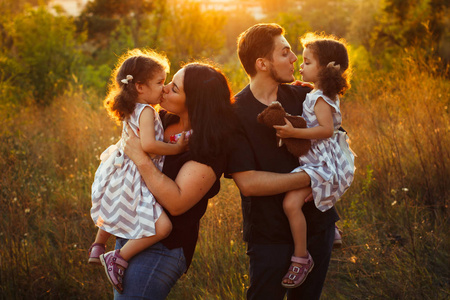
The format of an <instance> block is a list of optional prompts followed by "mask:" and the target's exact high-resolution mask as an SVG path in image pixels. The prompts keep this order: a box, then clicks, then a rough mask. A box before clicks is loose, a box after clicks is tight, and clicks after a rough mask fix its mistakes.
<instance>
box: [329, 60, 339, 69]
mask: <svg viewBox="0 0 450 300" xmlns="http://www.w3.org/2000/svg"><path fill="white" fill-rule="evenodd" d="M327 68H335V69H336V70H337V71H339V70H340V69H341V65H336V62H334V61H330V62H329V63H328V65H327Z"/></svg>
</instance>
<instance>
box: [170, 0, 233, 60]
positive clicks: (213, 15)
mask: <svg viewBox="0 0 450 300" xmlns="http://www.w3.org/2000/svg"><path fill="white" fill-rule="evenodd" d="M225 21H226V18H225V17H224V15H222V14H220V13H219V12H216V11H205V12H202V11H201V10H200V6H199V4H198V3H187V4H186V5H184V6H179V7H176V9H173V10H172V11H170V15H169V16H168V21H167V23H166V26H165V27H164V29H163V34H162V36H163V37H164V38H163V42H162V44H163V45H164V49H165V52H166V53H167V54H168V56H169V58H170V61H171V62H172V66H175V68H177V67H178V66H179V64H180V62H187V61H188V60H192V59H199V58H200V59H201V58H205V57H208V58H211V57H213V56H214V55H218V54H219V52H220V49H222V47H223V45H224V42H225V39H224V37H223V36H222V35H221V34H220V33H221V30H222V29H223V27H224V25H225Z"/></svg>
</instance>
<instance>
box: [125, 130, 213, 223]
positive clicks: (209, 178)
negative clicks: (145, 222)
mask: <svg viewBox="0 0 450 300" xmlns="http://www.w3.org/2000/svg"><path fill="white" fill-rule="evenodd" d="M129 129H130V128H129ZM128 132H130V137H129V138H128V139H127V141H126V143H125V149H124V151H125V154H126V155H128V157H129V158H130V159H131V160H132V161H133V162H134V163H135V164H136V166H137V167H138V170H139V173H140V174H141V176H142V178H143V179H144V181H145V184H146V185H147V187H148V189H149V190H150V192H151V193H152V194H153V195H154V196H155V198H156V199H157V200H158V202H159V204H161V205H162V206H163V207H164V208H165V209H167V210H168V211H169V213H170V214H171V215H173V216H176V215H180V214H183V213H185V212H186V211H188V210H189V209H190V208H191V207H193V206H194V205H195V204H197V202H199V201H200V200H201V199H202V198H203V196H205V195H206V193H207V192H208V191H209V190H210V189H211V187H212V186H213V184H214V182H215V181H216V179H217V178H216V174H215V173H214V170H213V169H212V168H211V167H210V166H207V165H204V164H201V163H199V162H195V161H188V162H186V163H185V164H184V165H183V166H182V167H181V169H180V171H179V172H178V175H177V177H176V178H175V181H173V180H172V179H170V178H169V177H167V176H166V175H164V174H163V173H162V172H161V171H159V170H158V168H156V166H155V165H154V164H153V163H152V161H151V159H150V158H149V157H148V156H147V155H146V153H145V152H144V151H143V149H142V146H141V143H140V141H139V138H138V137H137V136H136V135H135V134H134V133H133V131H131V130H129V131H128Z"/></svg>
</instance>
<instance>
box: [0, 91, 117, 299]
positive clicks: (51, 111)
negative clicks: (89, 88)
mask: <svg viewBox="0 0 450 300" xmlns="http://www.w3.org/2000/svg"><path fill="white" fill-rule="evenodd" d="M92 100H94V103H95V102H96V103H97V104H93V102H92ZM95 100H96V99H91V98H90V97H89V96H88V95H83V94H82V93H76V92H72V93H71V94H70V95H66V96H64V97H61V98H60V99H59V100H58V101H56V102H55V103H54V104H53V105H51V106H50V107H48V108H45V109H41V108H38V107H35V106H33V105H30V106H26V105H23V106H21V107H14V106H12V105H10V104H9V105H8V104H6V105H2V107H1V109H0V114H1V116H0V119H1V120H2V126H1V129H0V130H1V132H0V140H1V146H0V151H1V152H0V153H1V155H0V166H1V170H2V175H1V176H0V186H1V194H0V195H1V197H0V201H1V202H0V203H1V204H0V205H1V209H0V214H1V221H0V254H1V255H0V257H1V260H0V266H1V271H0V295H1V297H2V298H3V299H30V298H36V299H38V298H50V299H67V298H73V299H80V298H83V296H82V295H85V296H87V295H89V297H87V298H91V297H92V298H94V297H95V298H97V297H98V298H100V299H102V298H104V299H106V298H110V297H107V294H105V291H109V290H110V288H109V285H108V283H107V282H105V281H104V280H98V278H101V279H103V277H102V276H103V274H102V273H101V272H100V270H93V271H91V269H89V268H87V266H86V249H87V247H88V245H89V244H90V243H91V242H92V240H93V238H94V230H95V229H94V226H93V224H92V221H91V220H90V215H89V210H90V205H91V204H90V185H91V184H92V180H93V174H94V172H95V170H96V168H97V166H98V156H99V154H100V153H101V151H102V150H103V149H104V148H105V147H106V146H107V145H109V144H111V143H112V142H113V141H114V140H116V139H117V136H118V132H119V131H118V128H117V126H115V125H114V124H113V122H111V121H110V120H109V119H108V117H107V116H106V113H105V112H104V110H103V109H98V108H97V107H98V106H100V104H99V102H100V101H98V100H97V101H95ZM93 106H94V107H93ZM95 106H97V107H95ZM110 295H111V293H110Z"/></svg>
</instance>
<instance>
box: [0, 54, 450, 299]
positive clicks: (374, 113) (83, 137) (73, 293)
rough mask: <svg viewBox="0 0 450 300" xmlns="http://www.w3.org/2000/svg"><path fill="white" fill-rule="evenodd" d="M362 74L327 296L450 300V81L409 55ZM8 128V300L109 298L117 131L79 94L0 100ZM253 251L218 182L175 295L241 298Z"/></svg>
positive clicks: (229, 185) (0, 248) (4, 178)
mask: <svg viewBox="0 0 450 300" xmlns="http://www.w3.org/2000/svg"><path fill="white" fill-rule="evenodd" d="M355 79H357V81H356V83H355V84H354V86H353V87H352V89H351V90H350V93H349V94H348V95H346V97H345V98H344V99H343V102H342V111H343V119H344V123H343V126H344V127H345V128H346V129H347V130H348V131H349V135H350V138H351V141H352V143H351V146H352V148H353V150H354V151H355V152H356V153H357V155H358V157H357V160H356V166H357V173H356V177H355V182H354V184H353V186H352V187H351V188H350V190H349V191H348V192H347V193H346V194H345V195H344V197H343V198H342V200H341V201H340V202H338V204H337V206H336V207H337V209H338V211H339V213H340V216H341V219H342V220H341V221H340V222H339V223H338V225H339V226H340V228H342V229H343V230H344V235H343V247H342V248H341V249H339V250H335V251H333V256H332V261H331V265H330V269H329V273H328V277H327V280H326V283H325V287H324V291H323V299H448V298H449V297H450V293H449V290H450V285H449V282H450V274H449V273H450V272H449V268H448V265H449V249H450V243H449V237H448V228H449V210H448V204H449V203H448V200H449V188H448V187H449V178H450V176H449V175H450V174H449V168H450V165H449V160H450V137H449V130H450V119H449V111H448V105H449V96H450V83H449V81H448V79H446V78H445V77H444V76H440V75H438V74H436V73H435V72H433V70H431V69H429V68H424V67H423V65H421V64H419V63H415V62H411V61H403V62H400V63H398V65H397V66H396V68H395V70H394V71H391V72H389V73H388V72H385V71H376V70H370V72H367V73H365V74H355ZM236 85H239V84H236ZM0 122H1V126H0V168H1V175H0V299H111V298H112V289H111V287H110V285H109V282H108V281H107V280H106V278H105V276H104V274H103V270H102V269H101V268H93V267H91V266H88V265H87V264H86V258H87V249H88V248H89V246H90V244H91V243H92V241H93V239H94V236H95V232H96V229H95V227H94V225H93V222H92V220H91V218H90V215H89V210H90V205H91V203H90V187H91V184H92V180H93V176H94V172H95V170H96V168H97V166H98V163H99V161H98V156H99V154H100V153H101V152H102V151H103V149H105V148H106V147H107V146H108V145H109V144H111V143H112V142H114V141H116V140H117V139H118V137H119V134H120V128H119V126H117V125H116V124H114V123H113V122H112V121H111V120H110V119H109V118H108V117H107V115H106V113H105V111H104V109H103V108H102V107H101V104H100V100H96V98H94V97H92V96H90V95H89V94H86V93H83V92H81V91H79V90H78V89H77V88H73V89H72V90H70V91H68V92H67V93H66V95H64V96H63V97H61V98H59V99H58V100H57V101H56V102H55V103H53V104H52V105H51V106H49V107H47V108H38V107H36V106H34V105H31V104H30V105H22V106H17V105H14V104H11V103H9V102H5V103H2V104H0ZM112 245H113V241H111V242H110V245H109V247H110V248H111V247H112ZM245 247H246V246H245V244H244V243H243V242H242V217H241V211H240V199H239V194H238V191H237V189H236V187H235V185H234V183H233V182H232V181H230V180H226V179H223V180H222V189H221V192H220V193H219V195H218V196H216V197H215V198H213V199H212V200H211V201H210V204H209V207H208V211H207V213H206V215H205V217H204V218H203V219H202V220H201V231H200V238H199V242H198V246H197V249H196V252H195V255H194V260H193V263H192V265H191V268H190V269H189V272H188V273H187V274H186V275H185V276H183V278H182V279H181V280H180V281H179V282H178V283H177V285H176V286H175V288H174V289H173V290H172V292H171V294H170V295H169V299H244V298H245V292H246V289H247V287H248V271H247V268H248V260H247V257H246V255H245Z"/></svg>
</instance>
